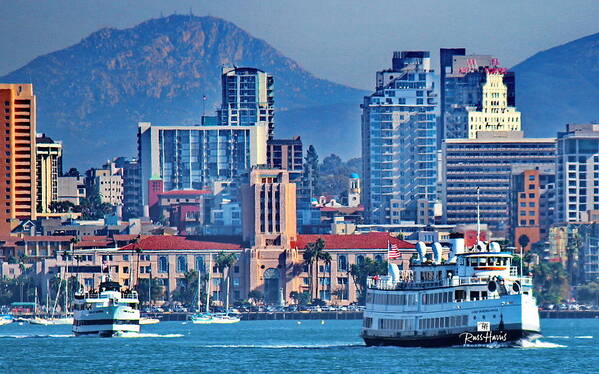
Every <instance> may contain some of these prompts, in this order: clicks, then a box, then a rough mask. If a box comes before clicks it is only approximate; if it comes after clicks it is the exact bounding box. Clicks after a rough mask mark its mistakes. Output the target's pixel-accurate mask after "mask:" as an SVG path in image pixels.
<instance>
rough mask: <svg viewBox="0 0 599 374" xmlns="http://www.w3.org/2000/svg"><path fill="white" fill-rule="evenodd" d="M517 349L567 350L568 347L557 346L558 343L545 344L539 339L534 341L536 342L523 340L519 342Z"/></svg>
mask: <svg viewBox="0 0 599 374" xmlns="http://www.w3.org/2000/svg"><path fill="white" fill-rule="evenodd" d="M516 347H518V348H566V347H567V346H565V345H561V344H557V343H551V342H545V341H542V340H539V339H534V340H526V339H522V340H520V341H519V342H518V345H517V346H516Z"/></svg>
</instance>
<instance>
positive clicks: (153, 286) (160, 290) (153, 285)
mask: <svg viewBox="0 0 599 374" xmlns="http://www.w3.org/2000/svg"><path fill="white" fill-rule="evenodd" d="M196 280H197V278H196ZM148 286H149V287H148ZM135 289H136V291H137V293H138V295H139V300H140V302H142V303H145V302H148V294H149V293H150V292H151V295H152V301H154V300H164V293H165V292H164V291H165V290H164V286H163V285H162V283H161V282H160V280H159V279H157V278H151V280H150V279H148V278H143V279H140V280H139V282H137V286H136V287H135ZM195 290H196V292H197V286H196V289H195ZM186 296H187V295H186Z"/></svg>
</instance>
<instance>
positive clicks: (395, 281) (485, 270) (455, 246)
mask: <svg viewBox="0 0 599 374" xmlns="http://www.w3.org/2000/svg"><path fill="white" fill-rule="evenodd" d="M450 242H451V250H450V254H449V259H448V261H445V262H443V261H442V247H441V244H440V243H433V245H432V252H433V259H432V261H431V260H426V257H425V254H426V246H425V244H424V243H422V242H419V243H417V245H416V249H417V250H418V254H419V259H418V260H417V261H416V263H415V264H413V265H412V266H411V269H410V270H399V269H398V267H397V266H396V265H395V264H390V266H389V275H387V276H380V277H378V276H375V277H370V278H369V279H368V283H367V293H366V310H365V312H364V320H363V327H362V334H361V336H362V338H363V339H364V342H365V343H366V344H367V345H396V346H409V347H414V346H420V347H423V346H424V347H440V346H455V345H460V346H461V345H489V344H497V343H499V344H500V345H503V344H507V345H512V344H513V343H516V342H518V341H519V340H521V339H526V338H531V339H534V338H535V337H538V336H540V322H539V312H538V307H537V304H536V299H535V297H534V295H533V287H532V279H531V278H530V277H525V276H522V275H521V274H518V271H517V268H516V267H513V266H511V265H512V260H513V255H512V254H511V253H508V252H503V251H502V250H501V248H500V246H499V244H497V243H494V242H491V243H483V242H479V243H478V244H477V245H476V246H475V247H474V248H470V249H465V248H464V239H463V237H459V235H455V234H452V238H451V239H450Z"/></svg>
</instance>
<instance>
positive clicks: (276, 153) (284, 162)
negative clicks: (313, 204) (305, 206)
mask: <svg viewBox="0 0 599 374" xmlns="http://www.w3.org/2000/svg"><path fill="white" fill-rule="evenodd" d="M303 155H304V154H303V145H302V140H301V139H300V137H299V136H295V137H293V138H292V139H271V140H269V141H268V142H267V145H266V165H267V166H268V167H269V168H271V169H282V170H287V172H289V181H290V182H291V183H295V185H296V187H297V199H298V205H299V204H301V203H302V202H306V201H308V200H309V194H308V192H307V191H306V189H305V188H302V187H303V183H302V177H303V175H304V157H303Z"/></svg>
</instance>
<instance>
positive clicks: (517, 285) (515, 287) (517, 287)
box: [512, 281, 522, 293]
mask: <svg viewBox="0 0 599 374" xmlns="http://www.w3.org/2000/svg"><path fill="white" fill-rule="evenodd" d="M521 289H522V286H521V285H520V281H515V282H514V283H512V290H514V292H515V293H520V290H521Z"/></svg>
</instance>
